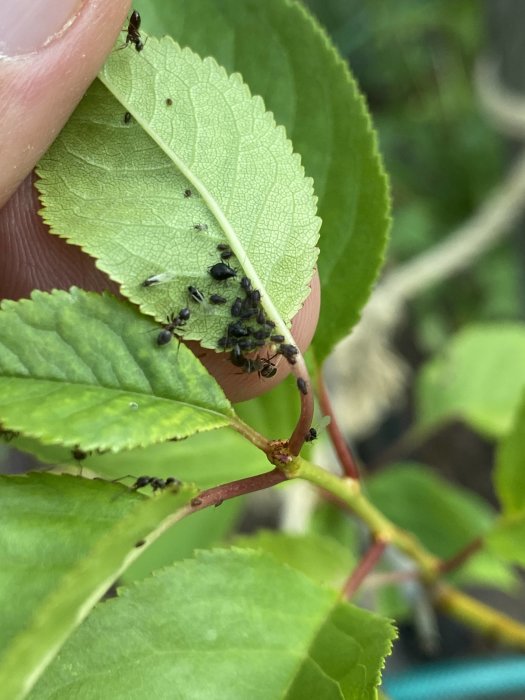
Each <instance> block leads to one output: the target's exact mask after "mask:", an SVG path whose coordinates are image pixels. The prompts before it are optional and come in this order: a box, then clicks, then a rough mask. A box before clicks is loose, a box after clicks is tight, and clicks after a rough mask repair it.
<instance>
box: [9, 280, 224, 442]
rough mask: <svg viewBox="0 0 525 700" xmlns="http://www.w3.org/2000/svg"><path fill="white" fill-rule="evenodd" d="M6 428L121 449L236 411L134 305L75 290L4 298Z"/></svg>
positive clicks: (204, 426) (199, 427) (211, 423)
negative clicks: (164, 343)
mask: <svg viewBox="0 0 525 700" xmlns="http://www.w3.org/2000/svg"><path fill="white" fill-rule="evenodd" d="M2 309H3V310H2V311H1V312H0V350H1V352H0V421H1V422H2V424H3V426H4V428H8V429H11V430H17V431H22V432H24V433H25V434H27V435H29V436H31V437H36V438H38V439H39V440H40V441H41V442H43V443H61V444H65V445H68V446H74V445H78V446H80V447H81V448H82V449H83V450H91V449H95V448H99V449H111V450H114V451H117V450H120V449H124V448H130V447H135V446H139V445H148V444H151V443H155V442H160V441H162V440H168V439H170V438H183V437H186V436H188V435H191V434H192V433H195V432H198V431H203V430H212V429H213V428H218V427H221V426H224V425H227V424H228V422H229V417H230V416H232V415H233V410H232V409H231V407H230V404H229V402H228V401H227V399H226V398H225V396H224V394H223V393H222V391H221V389H220V387H219V386H218V384H217V383H216V382H215V380H214V379H212V378H211V377H210V375H209V374H208V373H207V372H206V370H205V369H204V368H203V367H202V365H201V364H200V362H199V361H198V360H197V359H196V358H195V357H194V355H193V354H192V353H191V352H190V351H189V350H188V349H187V348H186V347H184V346H182V345H181V346H180V347H179V348H178V347H177V344H176V343H172V346H171V347H162V348H160V347H157V346H156V344H155V337H154V336H152V334H151V333H150V331H151V330H152V329H154V328H155V324H153V323H152V322H151V321H150V320H148V319H146V318H144V317H142V316H140V314H138V312H137V311H136V309H134V308H133V307H131V306H130V305H129V304H127V303H126V302H123V301H120V300H118V299H114V298H112V297H111V296H110V295H104V296H100V295H97V294H93V293H88V292H83V291H81V290H78V289H72V290H71V292H70V293H67V292H60V291H56V292H53V293H52V294H44V293H42V292H34V293H33V296H32V298H31V300H22V301H19V302H12V301H4V302H3V304H2Z"/></svg>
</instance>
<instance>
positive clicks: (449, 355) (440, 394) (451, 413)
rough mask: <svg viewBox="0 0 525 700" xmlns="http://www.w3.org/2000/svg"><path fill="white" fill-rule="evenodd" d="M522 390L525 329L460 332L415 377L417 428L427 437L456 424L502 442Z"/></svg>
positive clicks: (479, 327)
mask: <svg viewBox="0 0 525 700" xmlns="http://www.w3.org/2000/svg"><path fill="white" fill-rule="evenodd" d="M524 387H525V326H523V325H522V324H518V323H498V324H496V323H491V324H489V323H487V324H485V325H473V326H470V327H467V328H464V329H463V330H461V331H460V332H459V333H457V334H456V335H455V336H454V337H453V338H452V339H451V341H450V342H449V343H448V345H447V346H446V347H445V348H444V350H443V351H442V352H441V353H439V354H438V355H437V356H436V357H434V358H432V359H431V360H430V361H429V362H427V364H426V365H425V366H424V367H423V369H422V370H421V372H420V374H419V376H418V379H417V384H416V392H417V393H416V400H417V411H418V416H417V418H418V425H417V426H416V428H419V429H420V430H423V431H425V430H428V429H431V428H434V427H436V426H437V425H439V424H440V423H443V422H444V421H446V420H450V419H453V418H455V419H462V420H464V421H465V422H466V423H467V424H468V425H470V426H472V427H473V428H474V429H475V430H478V431H479V432H480V433H482V434H484V435H487V436H488V437H492V438H494V437H496V438H497V437H501V436H502V435H505V434H506V433H508V432H509V430H510V428H511V426H512V422H513V420H514V414H515V412H516V409H517V408H518V406H519V403H520V401H521V396H522V393H523V388H524Z"/></svg>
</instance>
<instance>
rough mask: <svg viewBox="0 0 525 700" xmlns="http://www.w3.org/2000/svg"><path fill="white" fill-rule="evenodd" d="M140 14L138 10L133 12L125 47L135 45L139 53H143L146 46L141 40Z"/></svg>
mask: <svg viewBox="0 0 525 700" xmlns="http://www.w3.org/2000/svg"><path fill="white" fill-rule="evenodd" d="M139 28H140V14H139V13H138V12H137V10H133V12H132V13H131V17H130V18H129V24H128V30H127V34H126V43H125V44H124V47H126V46H127V45H128V44H134V45H135V49H136V50H137V51H142V49H143V48H144V44H143V43H142V40H141V38H140V32H139Z"/></svg>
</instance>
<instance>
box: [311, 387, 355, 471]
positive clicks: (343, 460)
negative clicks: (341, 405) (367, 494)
mask: <svg viewBox="0 0 525 700" xmlns="http://www.w3.org/2000/svg"><path fill="white" fill-rule="evenodd" d="M319 403H320V404H321V409H322V411H323V413H324V414H325V415H326V416H330V424H329V426H328V432H329V434H330V438H331V440H332V444H333V446H334V449H335V451H336V454H337V457H338V458H339V463H340V464H341V467H342V469H343V471H344V473H345V474H346V476H349V477H350V478H351V479H359V469H358V468H357V464H356V462H355V459H354V457H353V455H352V452H351V451H350V448H349V447H348V445H347V444H346V440H345V439H344V437H343V434H342V432H341V431H340V429H339V425H338V424H337V421H336V419H335V416H334V412H333V410H332V404H331V403H330V398H329V396H328V392H327V391H326V386H325V383H324V381H323V376H322V374H321V373H319Z"/></svg>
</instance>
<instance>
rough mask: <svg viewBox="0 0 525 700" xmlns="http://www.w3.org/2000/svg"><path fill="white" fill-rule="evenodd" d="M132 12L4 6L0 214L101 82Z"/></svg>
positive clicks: (74, 2) (86, 6)
mask: <svg viewBox="0 0 525 700" xmlns="http://www.w3.org/2000/svg"><path fill="white" fill-rule="evenodd" d="M128 7H129V0H60V2H49V0H3V2H2V11H1V15H0V124H1V126H2V128H1V130H0V153H1V154H2V166H3V167H2V169H1V171H0V207H1V206H2V205H3V204H4V203H5V202H6V201H7V199H8V198H9V197H10V196H11V195H12V194H13V193H14V191H15V190H16V189H17V187H18V185H19V184H20V183H21V182H22V180H23V179H24V178H25V177H26V176H27V175H28V173H29V172H30V171H31V170H32V168H33V167H34V165H35V164H36V163H37V162H38V160H39V159H40V157H41V156H42V154H43V153H44V152H45V151H46V150H47V148H48V147H49V145H50V144H51V143H52V141H53V140H54V138H55V137H56V135H57V134H58V132H59V131H60V129H61V128H62V127H63V125H64V124H65V122H66V121H67V119H68V117H69V115H70V114H71V112H72V111H73V110H74V108H75V107H76V105H77V103H78V102H79V101H80V99H81V97H82V95H83V94H84V92H85V91H86V89H87V87H88V86H89V84H90V83H91V82H92V81H93V79H94V78H95V76H96V74H97V73H98V71H99V69H100V67H101V66H102V64H103V63H104V60H105V58H106V56H107V54H108V53H109V51H110V50H111V47H112V46H113V44H114V42H115V40H116V38H117V35H118V33H119V31H120V30H121V28H122V25H123V23H124V21H125V16H126V12H127V10H128Z"/></svg>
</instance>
